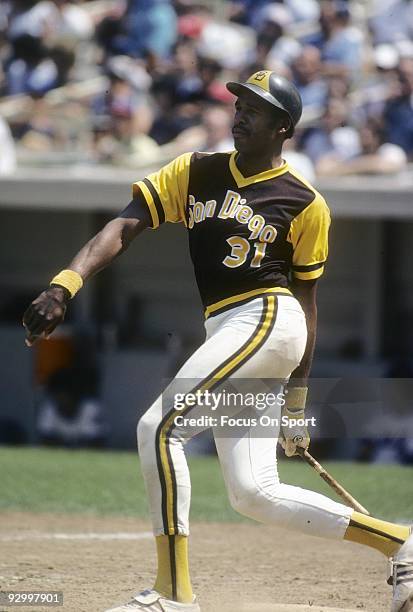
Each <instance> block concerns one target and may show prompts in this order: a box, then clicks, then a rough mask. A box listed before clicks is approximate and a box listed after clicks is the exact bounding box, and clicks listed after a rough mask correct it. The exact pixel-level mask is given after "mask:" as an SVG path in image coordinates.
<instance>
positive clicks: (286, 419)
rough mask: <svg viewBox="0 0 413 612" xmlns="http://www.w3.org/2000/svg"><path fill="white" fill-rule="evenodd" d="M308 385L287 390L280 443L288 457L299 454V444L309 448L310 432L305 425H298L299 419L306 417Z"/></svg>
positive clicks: (282, 414) (282, 412)
mask: <svg viewBox="0 0 413 612" xmlns="http://www.w3.org/2000/svg"><path fill="white" fill-rule="evenodd" d="M307 390H308V389H307V387H289V388H288V389H287V390H286V395H285V404H284V406H283V408H282V411H281V437H280V443H281V446H282V447H283V449H284V451H285V454H286V455H287V457H292V456H293V455H297V446H301V447H302V448H308V447H309V445H310V434H309V433H308V430H307V427H306V426H305V425H301V424H300V425H298V424H297V421H298V420H299V419H305V402H306V398H307Z"/></svg>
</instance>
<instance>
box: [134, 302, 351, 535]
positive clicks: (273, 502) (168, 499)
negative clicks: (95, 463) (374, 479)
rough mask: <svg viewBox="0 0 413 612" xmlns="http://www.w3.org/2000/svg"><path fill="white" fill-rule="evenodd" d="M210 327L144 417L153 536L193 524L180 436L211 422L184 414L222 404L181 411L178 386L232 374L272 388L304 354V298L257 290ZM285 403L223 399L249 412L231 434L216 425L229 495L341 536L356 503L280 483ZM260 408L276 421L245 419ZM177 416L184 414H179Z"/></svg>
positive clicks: (277, 519) (203, 384) (203, 385)
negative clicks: (268, 382)
mask: <svg viewBox="0 0 413 612" xmlns="http://www.w3.org/2000/svg"><path fill="white" fill-rule="evenodd" d="M205 327H206V332H207V337H206V340H205V342H204V344H202V346H200V348H199V349H198V350H197V351H196V352H195V353H194V354H193V355H192V356H191V357H190V358H189V359H188V361H187V362H186V363H185V364H184V365H183V367H182V368H181V369H180V371H179V372H178V374H177V376H176V378H175V379H174V380H173V381H172V383H171V384H170V385H169V386H168V388H167V389H166V391H165V392H164V393H163V394H162V396H160V397H159V398H158V399H157V400H156V401H155V402H154V404H153V405H152V406H151V408H150V409H149V410H148V411H147V412H146V413H145V414H144V415H143V417H142V418H141V420H140V422H139V424H138V447H139V454H140V460H141V466H142V471H143V475H144V480H145V486H146V490H147V494H148V498H149V506H150V512H151V518H152V522H153V529H154V534H155V535H162V534H166V535H177V534H178V535H188V533H189V525H188V515H189V505H190V495H191V484H190V476H189V470H188V465H187V462H186V458H185V453H184V445H185V442H186V441H187V440H188V439H190V438H191V437H192V436H194V435H196V434H197V433H199V432H200V431H203V430H204V429H206V428H207V426H203V425H199V424H197V425H196V426H194V425H184V424H182V423H183V417H185V418H186V419H189V418H193V419H196V422H197V423H198V422H199V419H200V417H202V416H204V417H211V415H212V416H213V417H214V418H219V416H220V414H219V413H220V408H219V407H218V409H217V410H215V411H214V412H212V411H211V407H210V406H205V405H194V406H192V405H191V406H185V408H184V409H181V410H176V409H175V408H174V405H175V404H174V398H175V397H176V394H177V393H181V394H182V393H188V392H191V391H194V390H197V389H200V390H203V391H205V390H211V391H213V390H219V389H222V388H225V385H226V384H229V383H231V384H232V385H233V386H235V387H236V388H237V389H242V390H243V392H244V393H245V391H246V390H247V388H248V389H250V388H251V386H252V387H254V391H255V392H256V391H258V390H260V391H263V390H264V389H266V390H267V391H268V386H266V384H265V380H262V379H278V380H279V381H280V382H279V386H278V391H280V390H282V383H285V382H286V381H287V380H288V378H289V376H290V374H291V373H292V372H293V371H294V370H295V368H296V367H297V366H298V364H299V363H300V360H301V359H302V356H303V354H304V349H305V345H306V337H307V331H306V324H305V316H304V313H303V311H302V309H301V306H300V304H299V303H298V301H297V300H296V299H295V298H293V297H291V296H286V295H275V294H274V295H273V294H266V295H264V296H262V297H259V298H256V299H253V300H251V301H249V302H247V303H246V304H244V305H241V306H238V307H233V308H231V309H230V310H227V311H225V312H222V313H220V314H217V315H216V316H214V317H211V318H209V319H208V320H207V321H206V323H205ZM252 379H255V380H252ZM274 393H275V394H277V390H275V391H274ZM181 397H182V396H181ZM280 411H281V408H280V405H279V404H278V403H277V404H275V405H272V406H268V407H267V408H265V410H264V412H263V411H262V410H261V411H258V410H257V409H256V408H255V407H254V406H252V407H249V408H246V407H242V406H232V407H231V408H230V409H229V408H228V407H226V408H225V412H226V414H228V413H229V412H231V414H232V415H233V416H237V415H238V416H239V415H241V416H242V417H243V419H245V420H244V421H242V423H241V425H238V426H237V427H232V428H229V427H228V429H227V430H226V433H225V430H224V431H223V429H222V428H221V427H216V428H215V427H213V431H214V437H215V443H216V448H217V452H218V457H219V461H220V464H221V468H222V472H223V475H224V480H225V483H226V487H227V490H228V495H229V499H230V502H231V504H232V506H233V508H234V509H235V510H237V511H238V512H240V513H241V514H244V515H246V516H248V517H250V518H252V519H255V520H257V521H260V522H262V523H271V524H277V525H280V526H282V527H285V528H290V529H296V530H299V531H301V532H305V533H307V534H311V535H316V536H322V537H329V538H336V539H341V538H343V536H344V533H345V531H346V529H347V527H348V524H349V519H350V516H351V514H352V512H353V511H352V509H351V508H348V507H346V506H344V505H342V504H339V503H336V502H334V501H332V500H330V499H329V498H327V497H325V496H323V495H320V494H318V493H315V492H313V491H307V490H304V489H301V488H299V487H295V486H290V485H287V484H282V483H280V480H279V476H278V471H277V461H276V446H277V439H278V434H279V427H278V425H277V421H279V418H280ZM262 414H265V415H266V416H267V415H268V416H269V417H271V418H273V419H274V421H273V422H274V425H271V427H268V426H266V427H265V430H264V428H261V429H260V427H256V426H253V425H249V422H250V421H249V418H250V417H257V416H260V415H262ZM177 415H180V417H181V419H179V420H178V419H176V417H177ZM178 421H179V423H180V424H177V422H178ZM267 421H268V420H267ZM267 421H266V422H267ZM192 423H193V422H192Z"/></svg>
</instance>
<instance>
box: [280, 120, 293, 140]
mask: <svg viewBox="0 0 413 612" xmlns="http://www.w3.org/2000/svg"><path fill="white" fill-rule="evenodd" d="M290 128H291V119H290V118H289V117H286V118H285V119H282V120H281V122H280V123H279V125H278V133H279V134H281V135H282V136H285V135H286V134H287V132H288V131H289V130H290Z"/></svg>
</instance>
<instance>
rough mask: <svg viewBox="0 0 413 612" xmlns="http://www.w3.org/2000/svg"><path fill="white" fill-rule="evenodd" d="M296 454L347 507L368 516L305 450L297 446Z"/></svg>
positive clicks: (363, 508) (364, 509)
mask: <svg viewBox="0 0 413 612" xmlns="http://www.w3.org/2000/svg"><path fill="white" fill-rule="evenodd" d="M297 453H298V454H299V455H300V457H301V458H302V459H304V461H306V462H307V463H308V465H310V466H311V467H312V468H313V469H314V470H315V471H316V472H317V474H319V476H320V477H321V478H322V479H323V480H324V481H325V482H326V483H327V484H328V485H329V486H330V487H331V488H332V489H333V490H334V491H335V492H336V493H337V495H339V496H340V497H341V499H343V500H344V501H345V502H346V503H347V504H348V505H349V506H351V507H352V508H353V510H357V512H361V513H362V514H368V515H370V512H369V511H368V510H366V508H365V507H364V506H362V505H361V504H360V503H359V502H358V501H357V500H356V499H354V497H353V496H352V495H350V493H349V492H348V491H346V489H345V488H344V487H342V486H341V484H340V483H339V482H337V480H336V479H335V478H333V477H332V476H331V474H329V473H328V472H327V470H325V469H324V468H323V466H322V465H321V463H319V462H318V461H317V460H316V459H314V457H313V456H312V455H310V453H309V452H308V450H306V449H305V448H302V447H301V446H297Z"/></svg>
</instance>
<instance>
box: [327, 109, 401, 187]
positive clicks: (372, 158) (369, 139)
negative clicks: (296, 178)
mask: <svg viewBox="0 0 413 612" xmlns="http://www.w3.org/2000/svg"><path fill="white" fill-rule="evenodd" d="M359 141H360V144H359V146H360V151H359V153H358V154H357V155H355V156H354V157H352V158H350V159H340V158H339V157H338V156H334V155H331V156H330V155H327V156H325V157H323V158H321V159H320V160H319V162H318V164H317V172H318V174H319V175H327V176H328V175H333V176H344V175H348V174H380V175H382V174H394V173H396V172H400V171H401V170H404V169H405V168H406V165H407V157H406V154H405V152H404V151H403V149H402V148H401V147H399V146H397V145H395V144H391V143H389V142H385V135H384V130H383V126H382V125H381V124H380V122H379V121H377V120H375V119H373V118H370V119H369V120H368V121H367V123H366V124H365V125H362V126H361V128H360V129H359Z"/></svg>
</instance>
